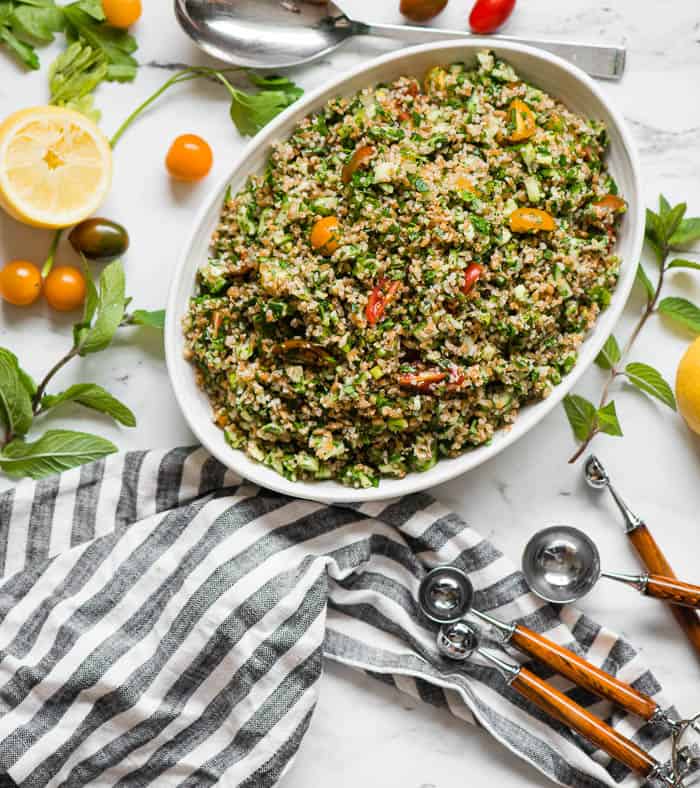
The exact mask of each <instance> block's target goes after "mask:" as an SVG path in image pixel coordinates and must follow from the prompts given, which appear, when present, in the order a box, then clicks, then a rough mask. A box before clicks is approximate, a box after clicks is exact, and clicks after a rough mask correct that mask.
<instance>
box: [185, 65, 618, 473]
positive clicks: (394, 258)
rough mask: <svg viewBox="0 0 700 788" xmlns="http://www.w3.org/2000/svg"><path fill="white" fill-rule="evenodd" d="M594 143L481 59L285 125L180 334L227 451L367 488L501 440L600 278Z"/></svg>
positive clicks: (604, 245)
mask: <svg viewBox="0 0 700 788" xmlns="http://www.w3.org/2000/svg"><path fill="white" fill-rule="evenodd" d="M607 142H608V140H607V134H606V129H605V127H604V125H603V124H602V123H601V122H599V121H596V120H592V119H589V118H585V117H581V116H579V115H576V114H574V113H572V112H571V111H569V110H568V109H567V108H566V107H565V106H564V105H563V104H562V103H560V102H559V101H557V100H555V99H554V98H552V97H551V96H549V95H547V94H546V93H544V92H543V91H542V90H539V89H538V88H537V87H535V86H533V85H530V84H528V83H527V82H525V81H523V80H522V79H520V77H519V76H518V75H517V74H516V72H515V71H514V70H513V68H512V67H511V66H510V65H509V64H507V63H505V62H503V61H501V60H498V59H497V58H496V57H495V56H494V55H493V54H492V53H490V52H482V53H480V54H479V56H478V58H477V62H476V63H475V64H473V65H466V64H464V63H454V64H452V65H449V66H444V67H443V66H436V67H434V68H431V69H430V71H429V72H428V73H427V74H426V75H425V76H424V78H423V79H417V78H415V77H413V76H405V77H401V78H399V79H397V80H395V81H394V82H392V83H391V84H386V85H382V84H380V85H376V86H373V87H369V88H366V89H365V90H362V91H361V92H359V93H357V94H356V95H354V96H351V97H349V98H336V99H334V100H332V101H330V102H328V104H327V105H326V106H325V108H324V109H323V110H321V111H320V112H318V113H316V114H313V115H310V116H309V117H307V118H305V119H304V120H303V121H301V123H299V124H298V126H297V127H296V129H295V130H294V132H293V134H292V135H291V136H290V137H289V139H286V140H284V141H281V142H279V143H277V144H276V145H275V146H274V147H273V149H272V152H271V155H270V159H269V162H268V165H267V168H266V170H265V172H264V173H263V174H261V175H256V176H251V177H250V178H249V179H248V181H247V183H246V185H245V187H244V188H243V189H242V190H241V191H240V192H239V193H238V194H229V195H227V197H226V200H225V204H224V206H223V210H222V213H221V220H220V223H219V225H218V227H217V229H216V232H215V234H214V237H213V239H212V244H211V249H210V256H209V259H208V261H207V263H206V264H205V265H203V266H202V268H201V269H200V271H199V273H198V292H197V295H195V296H194V297H193V298H192V300H191V303H190V306H189V310H188V313H187V315H186V316H185V319H184V331H185V335H186V355H187V358H188V359H189V360H190V361H191V362H192V364H193V365H194V366H195V369H196V374H197V379H198V383H199V385H200V386H201V387H202V389H203V390H204V391H205V392H206V394H207V395H208V397H209V399H210V401H211V404H212V408H213V412H214V419H215V421H216V423H217V424H218V425H219V426H220V427H221V428H222V430H223V431H224V434H225V436H226V440H227V441H228V442H229V443H230V445H231V446H233V447H234V448H236V449H241V450H242V451H245V452H246V453H247V454H248V455H250V456H251V457H253V458H254V459H255V460H258V461H259V462H262V463H265V464H266V465H268V466H270V467H272V468H274V469H275V470H276V471H277V472H279V473H280V474H283V475H284V476H286V477H287V478H289V479H292V480H297V479H305V480H308V479H336V480H339V481H341V482H342V483H344V484H347V485H352V486H355V487H370V486H373V485H377V484H378V483H379V480H380V478H381V477H395V478H396V477H403V476H404V475H405V474H407V473H409V472H411V471H425V470H427V469H428V468H431V467H432V466H433V465H434V464H435V463H436V462H437V461H438V460H439V458H441V457H455V456H457V455H459V454H461V453H462V452H464V451H466V450H468V449H469V448H471V447H474V446H478V445H481V444H484V443H486V442H488V441H490V440H491V439H492V438H493V437H494V433H495V432H496V431H497V430H500V429H502V428H507V427H508V426H509V425H511V424H512V423H513V421H514V420H515V418H516V417H517V414H518V411H519V409H520V407H521V406H522V405H524V404H526V403H528V402H533V401H536V400H540V399H542V398H544V397H546V396H547V395H548V394H549V393H550V392H551V391H552V389H553V387H555V386H556V385H557V384H558V383H560V381H561V380H562V376H564V375H566V374H567V373H568V372H569V371H570V370H571V369H572V367H573V366H574V364H575V363H576V353H577V349H578V348H579V346H580V345H581V343H582V341H583V340H584V338H585V336H586V333H587V332H588V331H589V330H590V328H591V327H592V326H593V324H594V323H595V320H596V318H597V316H598V314H599V313H600V311H601V309H604V308H605V306H606V305H607V304H608V303H609V301H610V297H611V291H612V290H613V289H614V287H615V285H616V282H617V276H618V269H619V266H620V259H619V258H618V257H617V256H616V255H615V254H614V251H613V250H614V246H615V240H616V233H615V228H616V225H617V223H618V221H619V219H620V217H621V215H622V214H623V213H624V212H625V210H626V203H625V201H624V199H623V198H622V197H621V196H619V195H618V189H617V186H616V184H615V181H614V180H613V178H612V177H611V176H610V174H609V173H608V172H607V170H606V166H605V161H604V156H605V150H606V146H607Z"/></svg>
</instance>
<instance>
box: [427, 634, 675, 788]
mask: <svg viewBox="0 0 700 788" xmlns="http://www.w3.org/2000/svg"><path fill="white" fill-rule="evenodd" d="M437 647H438V650H439V651H440V653H441V654H442V655H443V656H444V657H447V658H448V659H451V660H454V661H456V662H465V661H466V660H468V659H470V658H471V657H472V656H473V655H474V654H478V655H479V656H481V657H482V658H483V659H485V660H486V661H487V662H488V663H490V664H491V665H493V666H494V667H495V668H496V669H497V670H498V672H499V673H500V674H501V675H502V676H503V678H504V679H505V680H506V682H507V683H508V685H509V686H511V687H512V688H513V689H514V690H516V691H517V692H519V693H520V694H521V695H523V696H524V697H526V698H527V699H528V700H530V701H531V702H532V703H533V704H534V705H535V706H537V707H538V708H540V709H541V710H542V711H544V712H546V713H547V714H549V715H550V716H551V717H554V718H555V719H557V720H559V721H560V722H562V723H564V725H566V726H567V727H569V728H571V730H573V731H576V732H577V733H579V734H580V735H581V736H583V737H584V738H585V739H588V741H590V742H593V744H595V745H596V746H597V747H599V748H600V749H601V750H604V751H605V752H607V753H608V754H609V755H611V756H612V757H613V758H615V759H616V760H618V761H620V762H621V763H624V764H625V765H626V766H627V767H629V768H630V769H632V770H633V771H635V772H637V773H638V774H641V775H642V776H644V777H646V778H647V779H649V780H652V779H661V780H663V781H664V782H665V783H666V784H667V785H670V786H672V785H674V781H673V779H672V778H671V777H670V776H669V774H668V771H667V769H666V767H664V766H663V765H662V764H661V763H659V762H658V761H657V760H655V759H654V758H653V757H652V756H651V755H649V753H647V752H645V751H644V750H642V748H641V747H639V745H637V744H635V743H634V742H633V741H631V740H630V739H628V738H626V737H625V736H623V735H622V734H621V733H619V732H618V731H616V730H615V729H614V728H612V727H610V726H609V725H608V724H607V723H605V722H603V721H602V720H600V719H599V718H598V717H595V716H594V715H593V714H591V712H589V711H587V710H586V709H584V708H583V707H582V706H580V705H579V704H577V703H576V702H574V701H573V700H571V698H569V697H568V696H567V695H565V694H564V693H563V692H560V691H559V690H558V689H556V688H555V687H553V686H552V685H551V684H548V683H547V682H546V681H544V680H543V679H541V678H539V677H538V676H536V675H535V674H534V673H532V672H531V671H529V670H528V669H527V668H524V667H522V666H521V665H517V664H514V663H512V662H509V661H508V660H505V659H501V657H499V656H497V655H496V654H494V653H492V652H491V651H487V650H486V649H483V648H481V647H480V645H479V635H478V632H477V631H476V630H475V629H474V627H471V626H470V625H469V624H467V623H466V622H465V621H456V622H454V623H451V624H445V625H444V626H442V627H441V629H440V632H439V633H438V636H437Z"/></svg>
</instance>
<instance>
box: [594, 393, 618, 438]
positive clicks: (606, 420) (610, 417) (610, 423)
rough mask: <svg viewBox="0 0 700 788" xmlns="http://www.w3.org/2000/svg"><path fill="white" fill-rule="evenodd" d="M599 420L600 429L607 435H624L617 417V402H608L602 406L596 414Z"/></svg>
mask: <svg viewBox="0 0 700 788" xmlns="http://www.w3.org/2000/svg"><path fill="white" fill-rule="evenodd" d="M596 420H597V422H598V429H599V430H600V431H601V432H604V433H605V434H606V435H613V436H615V437H617V438H621V437H622V427H620V422H619V421H618V419H617V411H616V410H615V402H614V401H613V402H608V404H607V405H605V406H604V407H602V408H600V409H599V410H598V413H597V414H596Z"/></svg>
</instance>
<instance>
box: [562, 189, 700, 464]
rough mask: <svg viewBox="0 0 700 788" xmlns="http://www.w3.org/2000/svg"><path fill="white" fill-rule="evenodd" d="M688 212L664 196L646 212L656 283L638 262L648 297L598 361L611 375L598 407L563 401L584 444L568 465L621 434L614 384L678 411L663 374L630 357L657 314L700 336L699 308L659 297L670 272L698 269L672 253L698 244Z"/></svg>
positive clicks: (571, 398) (698, 225) (699, 234)
mask: <svg viewBox="0 0 700 788" xmlns="http://www.w3.org/2000/svg"><path fill="white" fill-rule="evenodd" d="M686 210H687V206H686V204H685V203H679V204H678V205H674V206H671V204H670V203H669V202H668V200H667V199H666V198H665V197H664V196H663V195H661V196H660V197H659V211H658V213H655V212H654V211H652V210H647V214H646V229H645V236H646V242H647V245H648V247H649V249H650V250H651V252H652V253H653V256H654V258H655V260H656V263H657V266H658V274H657V276H656V282H655V283H652V280H651V279H650V277H649V275H648V273H647V271H646V269H645V267H644V265H643V264H642V263H641V262H640V263H639V265H638V268H637V284H638V285H639V287H641V288H642V290H643V292H644V295H645V303H644V308H643V310H642V314H641V315H640V317H639V319H638V320H637V323H636V324H635V326H634V328H633V330H632V333H631V334H630V336H629V337H628V339H627V341H626V342H625V343H624V345H623V346H622V347H621V346H620V343H619V342H618V341H617V339H616V338H615V336H614V335H611V336H610V337H608V340H607V341H606V343H605V345H604V346H603V349H602V350H601V352H600V353H599V355H598V357H597V358H596V364H597V365H598V366H599V367H600V368H601V369H603V370H605V371H606V372H607V376H606V380H605V384H604V386H603V391H602V393H601V397H600V401H599V403H598V406H597V407H596V406H595V405H594V404H593V403H592V402H590V400H587V399H586V398H585V397H582V396H580V395H578V394H569V395H568V396H567V397H565V398H564V409H565V411H566V415H567V417H568V419H569V423H570V424H571V429H572V430H573V433H574V436H575V437H576V439H577V440H578V441H579V442H580V446H579V447H578V449H577V450H576V452H575V454H574V455H573V457H571V459H570V460H569V462H572V463H573V462H576V461H577V460H578V459H579V458H580V457H581V456H582V455H583V454H584V452H585V451H586V450H587V448H588V447H589V446H590V444H591V441H593V439H594V438H595V437H596V436H597V435H600V434H601V433H604V434H606V435H612V436H617V437H621V436H622V434H623V433H622V428H621V426H620V421H619V419H618V416H617V408H616V404H615V400H613V399H610V392H611V389H612V386H613V384H614V383H615V382H619V381H623V382H626V383H628V384H630V385H632V386H634V387H635V388H636V389H637V390H639V391H641V392H643V393H644V394H646V395H648V396H650V397H653V398H655V399H657V400H659V401H660V402H662V403H663V404H664V405H667V406H668V407H669V408H671V409H672V410H676V398H675V396H674V394H673V390H672V389H671V386H670V385H669V384H668V383H667V382H666V380H664V378H663V376H662V375H661V373H660V372H659V371H658V370H656V369H654V367H652V366H650V365H649V364H645V363H642V362H640V361H629V360H628V359H629V357H630V355H631V352H632V349H633V348H634V346H635V343H636V341H637V339H638V338H639V335H640V334H641V332H642V330H643V329H644V327H645V326H646V324H647V322H648V321H649V319H650V318H651V317H652V316H653V315H656V314H660V315H665V316H666V317H667V318H669V319H670V320H671V321H673V322H675V323H677V324H679V325H681V326H683V327H684V328H686V329H687V330H689V331H690V332H692V333H693V334H696V335H697V334H700V308H699V307H698V306H696V305H695V304H693V303H692V302H691V301H689V300H688V299H686V298H678V297H666V298H661V295H662V291H663V287H664V284H665V283H666V278H667V276H668V275H669V272H670V271H672V270H674V269H689V270H696V271H698V270H700V262H695V261H693V260H687V259H685V258H681V257H676V256H675V254H674V252H677V251H678V250H682V249H684V248H685V247H687V246H688V245H689V244H691V243H694V242H695V241H699V240H700V217H693V218H685V213H686Z"/></svg>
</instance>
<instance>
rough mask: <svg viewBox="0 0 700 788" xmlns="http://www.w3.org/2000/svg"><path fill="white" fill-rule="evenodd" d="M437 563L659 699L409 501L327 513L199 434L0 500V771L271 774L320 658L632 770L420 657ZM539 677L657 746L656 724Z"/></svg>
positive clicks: (307, 715)
mask: <svg viewBox="0 0 700 788" xmlns="http://www.w3.org/2000/svg"><path fill="white" fill-rule="evenodd" d="M446 562H449V563H453V564H455V565H457V566H459V567H461V568H462V569H464V570H465V571H466V572H468V573H469V576H470V578H471V579H472V581H473V583H474V585H475V587H476V589H477V597H476V605H477V606H478V607H480V608H481V609H483V610H488V611H491V612H493V613H495V614H497V615H499V616H500V617H502V618H504V619H508V620H512V621H515V620H518V621H520V622H523V623H525V624H527V625H528V626H530V627H533V628H534V629H537V630H539V631H540V632H546V633H547V634H548V636H549V637H551V638H553V639H555V640H556V641H558V642H560V643H565V644H567V645H569V646H571V647H572V648H574V649H575V650H577V651H578V652H580V653H581V654H584V655H587V656H588V658H590V659H591V660H592V661H593V662H595V663H596V664H598V665H603V666H604V667H605V668H606V669H607V670H609V671H610V672H612V673H616V674H618V675H620V676H621V677H622V678H624V679H625V680H627V681H630V682H632V683H634V685H635V686H636V687H639V688H640V689H643V690H645V691H646V692H649V693H650V694H653V695H655V696H656V697H657V700H659V702H660V703H661V704H662V705H663V706H667V703H666V702H665V701H664V699H663V698H661V697H660V696H659V695H658V693H659V691H660V687H659V685H658V683H657V681H656V679H655V678H654V677H653V676H652V675H651V674H650V673H649V671H648V670H647V669H646V668H645V667H644V665H643V664H642V662H641V660H640V659H639V658H638V657H637V656H636V655H635V652H634V650H633V649H632V648H631V647H630V646H629V645H628V644H627V643H625V642H624V641H622V640H621V639H619V638H618V637H617V636H616V635H615V634H613V633H612V632H610V631H608V630H606V629H604V628H602V627H601V626H600V625H598V624H597V623H596V622H594V621H592V620H590V619H589V618H587V617H586V616H584V615H582V614H581V613H579V612H577V611H575V610H573V609H569V608H565V609H564V610H562V611H556V610H555V609H554V608H552V607H550V606H548V605H545V604H543V603H542V602H541V601H539V600H538V599H537V598H535V597H533V596H532V595H531V594H529V593H528V591H527V589H526V586H525V584H524V582H523V578H522V576H521V575H520V573H519V572H517V571H516V570H515V569H514V567H513V566H512V565H511V564H510V563H509V561H507V560H506V559H505V558H504V557H503V556H502V555H501V554H500V553H499V552H498V550H497V549H496V548H495V547H494V546H493V545H492V544H490V543H489V542H487V541H486V540H484V539H483V538H482V537H481V536H480V535H479V534H478V533H477V532H476V531H475V530H473V529H472V528H470V527H468V526H467V525H465V523H464V522H463V521H462V520H461V519H460V518H459V517H457V516H456V515H455V514H453V513H451V512H449V511H447V510H446V509H445V508H443V507H442V506H441V505H440V504H439V503H437V502H436V501H434V500H433V499H431V498H430V497H429V496H427V495H411V496H409V497H406V498H403V499H400V500H393V501H385V502H382V503H372V504H366V505H362V506H357V507H328V506H324V505H321V504H318V503H313V502H310V501H303V500H294V499H290V498H286V497H284V496H281V495H277V494H275V493H271V492H269V491H267V490H264V489H260V488H259V487H256V486H253V485H252V484H249V483H247V482H246V481H245V480H242V479H240V478H238V477H237V476H236V475H235V474H233V473H232V472H231V471H227V470H226V469H225V468H224V467H222V466H221V465H220V464H219V463H218V462H217V461H216V460H215V459H213V458H212V457H211V456H209V455H208V454H207V453H206V452H204V451H203V450H202V449H175V450H171V451H149V452H132V453H128V454H124V455H115V456H113V457H110V458H108V459H106V460H104V461H100V462H96V463H93V464H91V465H87V466H84V467H83V468H78V469H75V470H73V471H70V472H68V473H64V474H62V475H60V476H55V477H52V478H49V479H46V480H42V481H39V482H28V481H26V482H22V483H20V484H19V485H18V486H17V487H16V488H15V489H14V490H11V491H9V492H5V493H3V494H2V495H0V574H1V575H2V580H1V581H0V771H1V772H3V773H4V774H5V778H6V779H7V777H8V775H9V778H11V779H12V780H13V781H14V783H15V784H17V785H19V786H22V788H39V786H64V787H65V788H78V786H87V785H89V786H120V787H123V788H127V787H131V786H146V785H157V786H158V788H165V787H166V786H174V785H178V786H187V787H189V786H192V788H194V787H195V786H197V787H199V786H206V785H214V784H215V783H217V782H219V781H220V782H221V784H222V785H226V786H243V787H244V788H266V787H267V786H273V785H275V784H277V782H278V781H279V780H280V778H281V776H282V775H283V773H284V771H285V769H286V768H287V767H288V766H289V764H290V762H291V761H292V759H293V757H294V755H295V753H296V751H297V748H298V747H299V745H300V743H301V740H302V738H303V736H304V733H305V732H306V729H307V727H308V725H309V721H310V719H311V715H312V714H313V710H314V706H315V704H316V699H317V693H318V691H319V684H320V682H319V679H320V677H321V674H322V671H323V658H324V657H325V658H327V659H331V660H336V661H338V662H342V663H344V664H346V665H351V666H353V667H355V668H357V669H359V670H362V671H366V672H369V673H370V674H371V675H373V676H375V677H376V678H377V679H379V680H381V681H384V682H387V683H390V684H392V685H395V686H396V687H398V688H399V689H401V690H404V691H406V692H409V693H411V694H413V695H415V696H417V697H419V698H422V699H424V700H426V701H428V702H431V703H435V704H438V705H440V706H444V707H445V709H446V710H447V711H449V712H451V713H452V714H453V715H454V716H455V717H457V718H459V719H460V720H463V721H465V722H477V723H478V724H480V725H481V726H483V727H484V728H486V729H487V730H488V731H489V733H491V734H492V735H493V736H495V737H496V738H497V739H498V740H499V741H500V742H501V743H502V744H503V745H505V746H506V747H508V748H509V749H510V750H512V751H513V752H515V753H517V754H518V755H520V756H521V757H522V758H524V759H526V760H527V761H529V762H530V763H532V764H534V765H535V766H536V767H537V768H538V769H540V770H541V771H542V772H543V773H545V774H546V775H548V776H549V777H551V778H552V779H553V780H556V781H558V782H559V783H561V784H563V785H570V786H580V787H581V788H583V787H584V786H585V788H592V787H593V786H602V785H615V784H621V785H630V786H631V785H636V784H637V782H638V781H637V779H636V778H635V777H634V776H632V775H630V774H629V773H628V772H627V771H626V770H625V769H624V768H623V767H622V766H620V764H618V763H616V762H611V761H610V759H609V758H607V757H606V756H605V755H603V754H602V753H601V752H599V751H595V750H594V748H592V747H591V746H590V745H588V744H587V743H585V742H583V741H582V740H581V739H579V738H578V737H576V736H575V735H572V734H571V733H570V732H569V731H567V730H566V729H565V728H564V727H562V726H561V725H559V724H558V723H556V722H554V721H553V720H551V719H550V718H548V717H547V716H546V715H543V714H541V713H540V712H539V711H537V710H536V709H535V708H533V707H532V706H531V705H529V704H528V703H527V702H526V701H524V700H522V699H521V698H520V696H518V695H517V694H516V693H515V692H514V691H512V690H511V689H510V688H509V687H507V686H506V685H505V684H504V682H503V681H502V679H501V678H500V677H499V675H498V674H497V673H495V672H494V671H493V670H492V669H490V668H488V667H485V666H483V665H480V664H474V665H466V666H464V667H463V668H462V666H460V667H459V669H458V668H457V667H456V666H455V664H454V663H452V664H449V663H447V662H445V661H443V660H442V659H441V658H440V657H439V655H438V654H437V652H436V648H435V631H434V629H433V628H432V627H431V626H430V625H428V624H427V623H426V622H425V621H424V620H423V619H422V618H421V616H420V614H419V612H418V610H417V607H416V590H417V588H418V584H419V582H420V579H421V577H422V576H423V575H424V573H425V571H426V567H430V566H433V565H435V564H438V563H446ZM538 672H539V673H540V675H546V674H545V673H544V672H543V671H542V670H541V669H539V670H538ZM553 680H554V682H555V683H556V684H557V685H558V686H560V687H562V688H565V689H567V690H568V692H569V693H570V694H571V696H572V697H575V698H576V700H578V701H579V702H582V703H584V704H585V705H587V706H590V707H592V708H594V710H595V712H596V713H598V714H600V715H601V716H603V717H605V718H608V719H609V721H612V722H613V723H614V725H615V726H616V727H617V728H618V729H619V730H620V731H622V732H624V733H625V734H626V735H628V736H631V737H632V738H634V740H635V741H637V742H638V743H640V744H641V745H643V746H644V747H645V748H647V749H649V750H651V752H652V753H653V754H654V755H655V756H656V757H657V758H658V759H659V760H666V759H667V758H668V755H669V741H668V740H667V739H666V738H665V731H664V729H663V728H662V727H660V726H650V725H645V724H643V723H642V722H640V720H638V719H636V718H633V717H630V716H626V715H624V714H620V713H619V712H615V714H614V716H613V712H612V709H611V708H610V707H609V705H608V704H606V703H604V702H600V701H597V700H596V699H595V698H593V697H591V696H588V695H587V694H586V693H583V692H581V691H580V690H576V689H573V688H572V687H571V685H569V684H567V683H566V682H564V681H562V680H560V679H558V678H556V677H555V678H554V679H553Z"/></svg>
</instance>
